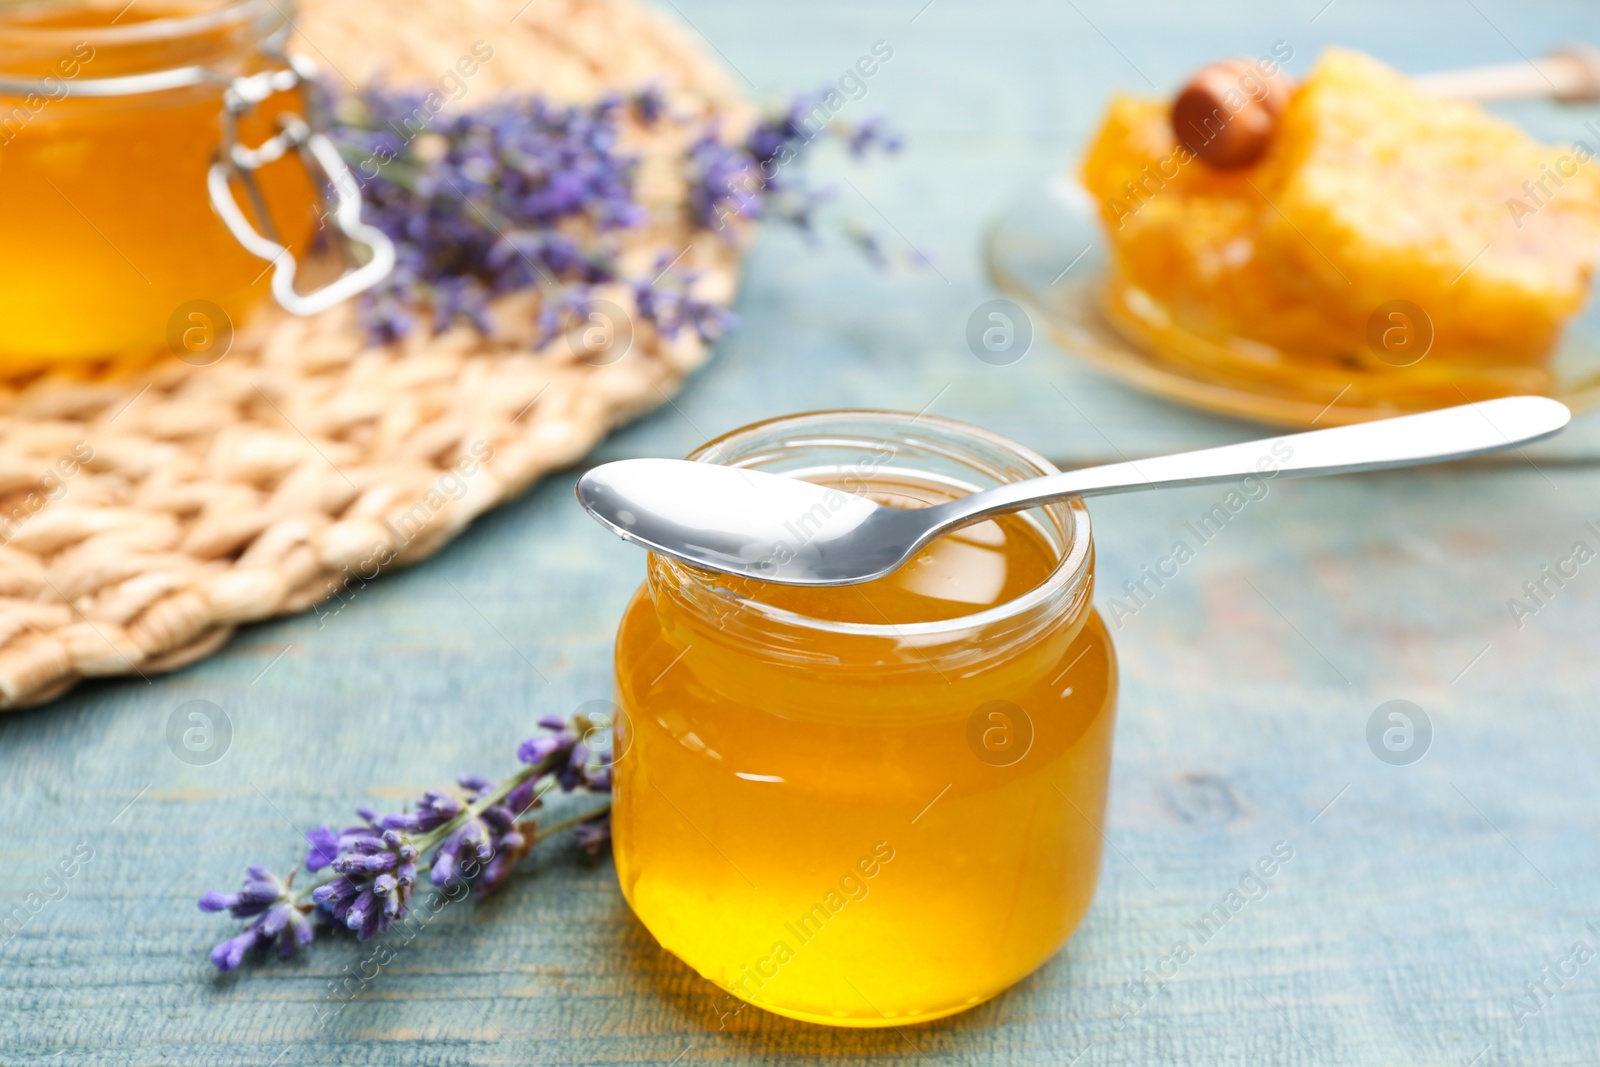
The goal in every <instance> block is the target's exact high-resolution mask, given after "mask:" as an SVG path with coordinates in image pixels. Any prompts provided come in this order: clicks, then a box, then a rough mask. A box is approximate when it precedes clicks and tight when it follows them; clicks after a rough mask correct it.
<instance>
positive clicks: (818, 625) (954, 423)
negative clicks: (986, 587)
mask: <svg viewBox="0 0 1600 1067" xmlns="http://www.w3.org/2000/svg"><path fill="white" fill-rule="evenodd" d="M848 419H882V420H884V422H885V423H887V424H894V423H900V424H903V425H904V426H906V427H912V426H919V425H921V426H929V427H935V428H938V429H942V430H944V431H945V432H946V433H949V434H951V435H954V436H955V437H957V438H962V437H965V438H968V439H972V440H975V441H977V442H978V443H980V444H982V445H986V446H988V447H989V448H992V449H995V450H997V451H999V452H1002V453H1005V454H1007V455H1008V456H1009V457H1011V458H1013V459H1016V460H1019V461H1021V462H1022V463H1023V464H1025V465H1026V466H1028V467H1031V468H1033V469H1034V470H1035V471H1036V472H1037V476H1039V477H1043V476H1045V475H1049V474H1059V473H1060V470H1059V468H1057V467H1056V465H1055V464H1053V463H1051V462H1050V461H1049V460H1048V459H1046V458H1045V457H1044V456H1042V455H1040V454H1039V453H1037V452H1035V451H1034V450H1033V449H1031V448H1028V447H1027V446H1025V445H1022V444H1019V443H1018V442H1016V441H1013V440H1012V439H1011V438H1009V437H1006V436H1004V435H1002V434H998V433H995V432H994V431H993V430H988V429H985V428H984V427H981V426H975V425H973V424H971V423H967V422H961V421H959V420H957V419H948V418H944V417H942V416H938V415H928V414H921V415H912V414H910V413H909V412H903V411H890V410H884V409H876V408H853V409H852V408H844V409H828V410H819V411H806V412H798V413H796V414H792V415H780V416H778V417H776V418H771V419H764V420H762V421H760V422H754V423H750V424H749V425H746V426H741V427H739V428H738V429H735V430H731V431H729V432H728V433H725V434H722V435H721V436H719V437H716V438H713V439H712V440H710V441H707V442H706V443H705V444H703V445H701V446H700V447H699V448H696V449H695V450H694V451H692V452H690V453H689V455H688V456H686V457H685V458H686V459H689V460H692V461H694V462H697V463H715V462H718V457H719V456H725V455H726V454H727V452H728V451H729V449H730V444H732V443H734V442H739V441H742V440H750V439H754V438H756V437H758V436H759V435H762V434H767V433H771V432H772V431H773V430H775V429H783V428H787V427H789V426H793V427H794V428H796V429H799V428H803V427H807V426H817V427H822V426H825V424H826V423H827V422H828V421H836V422H837V421H844V420H848ZM733 465H735V466H737V465H739V464H737V463H735V464H733ZM1042 510H1046V511H1050V510H1056V511H1057V512H1058V514H1061V515H1062V516H1063V517H1065V518H1067V519H1068V520H1069V522H1070V529H1071V540H1070V541H1069V542H1068V543H1067V544H1066V545H1065V548H1064V550H1063V551H1062V553H1061V556H1060V558H1059V559H1057V561H1056V564H1055V566H1054V567H1053V568H1051V571H1050V573H1049V575H1047V576H1046V577H1045V579H1044V581H1042V582H1040V583H1039V584H1038V585H1036V586H1034V587H1033V588H1031V589H1029V590H1028V591H1027V592H1025V593H1023V594H1022V595H1020V596H1018V597H1015V598H1013V599H1011V600H1008V601H1006V602H1005V603H1003V604H996V605H994V606H992V607H989V608H985V609H983V610H982V611H977V612H973V613H971V614H969V615H957V616H954V617H953V618H949V619H940V620H936V621H933V622H918V623H855V622H840V621H836V620H833V619H821V618H817V617H816V616H812V615H804V614H801V613H799V612H794V611H789V610H787V609H785V608H778V607H774V606H772V605H770V604H766V603H763V602H761V601H759V600H754V599H751V598H749V597H744V596H740V595H739V594H738V593H737V592H735V591H734V590H731V589H727V588H726V587H723V586H714V587H707V586H703V585H702V588H711V589H715V590H716V591H717V592H718V593H720V594H721V595H724V596H727V597H730V598H732V599H734V600H736V601H737V603H738V604H739V607H740V610H742V611H751V612H753V613H755V614H757V615H758V616H760V617H761V618H762V619H763V620H764V621H768V622H772V623H775V624H779V625H784V626H790V627H794V628H797V629H801V630H807V631H815V632H825V633H835V634H846V635H850V636H855V637H865V638H878V639H884V640H896V639H905V638H937V637H945V638H956V637H959V636H960V635H961V634H962V633H963V632H966V631H971V630H976V629H982V628H984V627H988V626H993V625H995V624H999V623H1006V622H1010V621H1013V620H1017V619H1019V618H1022V617H1026V616H1027V615H1028V614H1029V613H1030V612H1034V611H1037V610H1040V609H1043V608H1044V607H1045V606H1046V605H1048V604H1049V603H1050V602H1052V601H1054V600H1056V599H1061V600H1062V601H1064V602H1065V601H1069V600H1071V599H1072V598H1073V594H1074V593H1075V592H1077V591H1078V589H1079V588H1080V587H1081V586H1083V585H1084V584H1085V582H1086V580H1087V577H1088V574H1089V564H1090V561H1091V559H1092V552H1093V547H1094V540H1093V529H1092V526H1091V523H1090V519H1089V509H1088V507H1087V506H1086V505H1085V504H1084V502H1083V501H1082V500H1081V499H1079V498H1076V497H1073V498H1070V499H1068V500H1063V501H1057V502H1055V503H1052V504H1047V505H1044V506H1043V508H1042ZM650 570H651V573H652V575H655V574H656V573H658V572H662V571H665V572H667V573H670V574H671V575H673V577H674V578H675V579H676V582H675V584H678V585H683V584H686V583H689V582H692V581H693V579H692V578H691V575H693V574H695V573H696V571H695V568H692V567H689V566H687V565H686V564H682V563H678V562H677V561H675V560H669V559H667V558H666V557H663V556H659V555H657V554H655V553H652V554H651V556H650ZM695 584H701V583H698V582H696V583H695Z"/></svg>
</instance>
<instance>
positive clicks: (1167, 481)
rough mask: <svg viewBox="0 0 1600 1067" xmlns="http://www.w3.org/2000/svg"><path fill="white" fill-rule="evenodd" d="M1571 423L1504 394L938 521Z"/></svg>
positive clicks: (1047, 491)
mask: <svg viewBox="0 0 1600 1067" xmlns="http://www.w3.org/2000/svg"><path fill="white" fill-rule="evenodd" d="M1571 418H1572V413H1571V412H1570V411H1568V410H1567V408H1566V406H1565V405H1564V404H1561V403H1560V402H1558V401H1555V400H1551V399H1550V398H1549V397H1543V396H1511V397H1502V398H1500V399H1497V400H1484V401H1481V402H1479V403H1476V404H1462V405H1461V406H1459V407H1453V408H1443V409H1441V410H1439V411H1428V412H1423V413H1422V414H1419V415H1402V416H1400V417H1398V418H1393V419H1379V420H1377V421H1376V422H1364V423H1358V424H1356V425H1353V426H1339V427H1334V428H1332V429H1327V430H1312V431H1310V432H1308V433H1296V434H1287V435H1285V436H1283V437H1269V438H1266V439H1264V440H1260V441H1246V442H1244V443H1243V444H1237V445H1224V446H1222V447H1221V448H1207V449H1202V450H1200V451H1197V452H1179V453H1177V454H1175V455H1170V456H1156V457H1154V458H1151V459H1139V460H1130V461H1128V462H1126V463H1108V464H1106V465H1104V466H1100V467H1084V468H1082V469H1081V470H1074V471H1065V472H1063V473H1061V474H1052V475H1048V476H1046V477H1043V478H1030V479H1028V480H1027V481H1024V482H1013V483H1011V484H1009V485H1002V486H998V487H996V488H994V489H988V490H985V491H984V492H981V493H974V494H972V495H971V496H965V497H961V498H959V499H957V500H952V501H950V502H949V503H946V504H941V505H939V510H941V511H943V512H944V513H945V514H944V515H943V516H941V517H940V522H941V523H943V522H946V521H961V522H965V521H971V520H973V519H979V518H983V517H985V516H989V515H996V514H1000V513H1002V512H1008V511H1016V510H1019V509H1020V508H1024V507H1031V506H1033V505H1035V504H1046V503H1049V502H1050V501H1052V500H1059V499H1061V498H1063V497H1073V496H1105V495H1108V494H1111V493H1128V492H1132V491H1134V490H1137V489H1163V488H1171V487H1177V486H1185V485H1208V484H1210V483H1213V482H1226V481H1234V480H1236V479H1239V478H1242V477H1244V476H1246V475H1249V474H1255V475H1258V476H1261V477H1284V476H1288V477H1291V478H1311V477H1315V476H1316V475H1319V474H1344V473H1346V472H1353V471H1371V470H1383V469H1385V468H1388V467H1409V466H1412V465H1414V464H1418V463H1434V462H1438V461H1441V460H1450V459H1462V458H1464V457H1466V456H1477V455H1482V454H1484V453H1486V452H1498V451H1500V450H1501V449H1506V448H1515V447H1516V446H1517V445H1521V444H1526V443H1527V442H1529V441H1537V440H1539V439H1540V438H1543V437H1549V436H1550V435H1551V434H1553V433H1555V432H1556V431H1558V430H1560V429H1561V428H1562V427H1563V426H1565V425H1566V424H1567V422H1568V420H1570V419H1571Z"/></svg>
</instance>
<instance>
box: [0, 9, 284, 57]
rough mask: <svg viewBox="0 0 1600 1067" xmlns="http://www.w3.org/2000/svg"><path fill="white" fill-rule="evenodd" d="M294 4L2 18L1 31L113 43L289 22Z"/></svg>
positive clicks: (31, 38)
mask: <svg viewBox="0 0 1600 1067" xmlns="http://www.w3.org/2000/svg"><path fill="white" fill-rule="evenodd" d="M46 2H48V0H41V2H40V3H39V4H38V5H34V4H22V5H18V7H17V10H26V9H27V8H30V7H34V6H40V7H43V6H44V4H45V3H46ZM129 6H130V7H131V6H132V5H131V4H130V5H129ZM284 7H288V8H289V13H287V14H286V13H285V12H284ZM293 7H294V5H293V0H283V5H282V6H280V5H279V3H277V2H275V0H219V2H218V3H216V4H215V6H213V7H210V8H208V9H203V10H199V11H195V12H185V13H184V14H181V15H162V16H160V17H158V18H153V19H143V20H140V21H137V22H129V23H127V24H126V25H107V26H30V25H28V24H27V23H26V22H23V23H14V22H8V21H5V20H3V19H0V35H3V36H6V37H11V38H16V39H20V40H24V41H27V42H29V43H32V42H39V43H51V42H61V43H66V44H72V43H75V42H78V41H88V42H89V43H90V44H94V45H104V46H107V47H111V46H116V45H123V44H139V43H143V42H147V41H152V40H160V39H166V38H181V37H187V36H189V35H191V34H199V33H205V32H208V31H210V30H214V29H216V28H217V27H218V26H220V25H224V24H227V23H229V22H241V23H242V22H247V21H249V20H250V19H251V18H252V17H254V16H255V15H257V14H268V13H272V12H276V13H277V14H278V15H279V17H281V18H283V20H284V21H286V22H287V21H288V20H289V19H290V18H291V17H292V12H293Z"/></svg>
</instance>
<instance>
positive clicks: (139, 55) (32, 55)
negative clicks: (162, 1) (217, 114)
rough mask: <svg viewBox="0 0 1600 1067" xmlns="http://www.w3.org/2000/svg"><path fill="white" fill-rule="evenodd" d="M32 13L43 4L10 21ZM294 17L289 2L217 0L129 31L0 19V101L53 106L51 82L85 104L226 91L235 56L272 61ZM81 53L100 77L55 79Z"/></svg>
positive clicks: (14, 12) (133, 24) (19, 9)
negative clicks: (41, 101)
mask: <svg viewBox="0 0 1600 1067" xmlns="http://www.w3.org/2000/svg"><path fill="white" fill-rule="evenodd" d="M130 6H131V5H130ZM35 7H39V8H44V7H45V2H41V3H38V4H31V3H30V4H22V5H19V6H18V7H16V8H13V9H12V18H16V17H17V15H18V14H19V13H20V14H24V15H25V14H26V13H27V12H28V11H29V10H31V9H33V8H35ZM293 17H294V0H214V3H212V4H209V5H203V6H202V5H196V6H195V9H194V10H187V11H184V12H182V13H180V14H170V15H167V14H163V15H158V16H157V17H155V18H149V19H144V20H142V21H136V22H129V23H127V24H126V25H121V24H118V25H101V26H94V25H90V26H51V25H48V24H45V25H35V24H31V23H29V22H28V21H27V20H26V18H23V19H21V20H19V21H11V20H9V19H7V18H0V96H5V97H11V96H20V95H25V94H28V93H38V94H40V95H43V96H46V97H48V98H51V99H55V98H56V97H55V96H54V92H55V89H54V87H53V86H52V84H51V83H52V81H56V82H63V81H64V82H66V83H68V84H70V91H69V92H67V94H66V95H70V96H75V97H88V98H103V97H123V96H143V95H146V94H149V93H159V92H165V91H167V90H173V89H189V88H192V87H194V86H199V85H208V84H209V85H216V86H218V87H219V88H221V87H225V86H226V85H227V84H228V83H229V82H230V81H232V77H233V74H234V73H236V72H235V71H234V70H233V67H234V65H235V63H234V61H233V57H234V56H235V55H237V54H241V52H242V50H246V49H248V50H250V51H252V52H253V51H254V50H256V49H258V48H259V49H262V50H264V51H267V52H269V53H272V54H276V52H278V51H279V50H281V48H282V44H283V41H284V40H285V39H287V35H288V33H289V31H290V30H292V28H293V25H294V23H293ZM85 47H87V48H88V50H89V58H94V59H96V62H95V66H96V68H97V69H98V70H99V71H100V72H99V73H97V74H95V76H93V77H80V76H79V75H78V74H77V73H70V74H66V75H64V76H63V75H61V74H60V73H58V71H57V70H56V69H55V68H58V67H60V65H61V63H62V62H64V61H65V60H66V59H68V58H70V57H73V56H78V50H79V49H81V48H85ZM96 57H109V58H96ZM80 58H81V57H80ZM85 62H87V60H85ZM107 67H109V70H107V69H106V68H107Z"/></svg>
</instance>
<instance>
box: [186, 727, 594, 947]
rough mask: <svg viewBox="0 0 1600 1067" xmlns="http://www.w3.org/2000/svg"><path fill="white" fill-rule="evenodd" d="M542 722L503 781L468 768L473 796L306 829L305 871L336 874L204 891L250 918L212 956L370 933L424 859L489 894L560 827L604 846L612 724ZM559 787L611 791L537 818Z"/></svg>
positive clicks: (428, 800)
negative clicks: (343, 932)
mask: <svg viewBox="0 0 1600 1067" xmlns="http://www.w3.org/2000/svg"><path fill="white" fill-rule="evenodd" d="M539 729H540V733H538V734H537V735H535V736H534V737H531V738H529V739H528V740H526V741H524V742H523V743H522V744H521V746H519V748H518V751H517V755H518V758H519V759H520V760H521V762H522V763H523V764H524V766H523V767H522V769H520V770H519V771H517V772H516V773H515V774H512V775H510V776H509V777H507V778H505V779H503V780H502V781H500V782H498V783H491V782H490V781H489V780H488V779H485V778H481V777H479V776H476V775H463V776H462V777H460V778H459V779H457V784H458V786H459V787H460V788H461V790H462V791H463V793H464V796H461V797H456V796H451V795H450V794H448V793H444V792H440V791H438V790H428V791H427V792H425V793H424V794H423V795H422V797H421V798H419V799H418V801H417V803H416V805H415V810H413V811H408V812H400V813H398V814H393V815H383V816H380V815H378V814H377V813H376V812H374V811H372V809H370V808H362V809H360V810H359V811H358V813H357V814H359V815H360V816H361V819H362V824H361V825H359V826H354V827H350V828H347V829H345V830H341V831H334V830H332V829H330V828H328V827H327V826H319V827H318V828H317V829H315V830H312V831H310V832H309V833H307V834H306V843H307V844H308V845H310V851H309V852H308V853H307V855H306V860H305V866H306V869H307V870H308V871H311V872H313V873H315V872H318V871H323V870H326V871H327V872H328V873H327V874H326V875H324V876H323V877H322V878H321V879H320V880H319V881H317V882H315V883H313V884H312V885H309V886H305V887H303V888H301V889H294V888H293V883H294V874H293V873H291V874H290V875H289V877H288V878H284V879H280V878H278V877H277V876H276V875H275V874H273V873H272V872H271V871H269V870H268V869H267V868H265V867H260V866H252V867H250V869H249V873H248V876H247V877H246V879H245V882H244V886H243V888H241V889H240V891H239V892H237V893H221V892H216V891H213V892H210V893H207V894H205V896H203V897H201V898H200V910H202V911H210V912H218V911H227V912H229V913H230V914H231V915H233V916H234V917H235V918H238V919H251V920H252V921H251V923H250V924H249V925H248V926H246V927H245V929H244V931H243V932H242V933H240V934H238V935H236V936H234V937H231V938H229V939H228V940H226V941H224V942H222V943H221V944H219V945H218V946H217V947H216V948H214V949H213V950H212V952H211V962H212V963H213V964H215V965H216V967H217V969H218V970H219V971H231V970H233V969H234V968H236V967H238V966H239V965H240V964H241V963H242V962H243V961H244V958H245V956H246V954H248V953H250V952H251V951H252V950H265V949H266V948H269V947H271V946H273V945H274V944H275V945H277V947H278V952H279V955H280V956H283V957H288V956H291V955H293V954H294V953H295V951H296V950H297V949H298V948H299V947H301V946H303V945H308V944H310V943H311V941H312V940H313V939H314V936H315V932H316V930H318V929H320V928H324V927H336V926H338V927H344V928H346V929H348V930H351V931H353V932H354V933H355V935H356V937H357V938H359V939H360V940H363V941H365V940H367V939H368V938H371V937H373V936H375V935H377V934H380V933H382V932H384V931H385V930H388V929H389V928H390V927H392V926H393V925H394V924H395V923H396V922H398V921H400V920H401V919H403V918H405V916H406V914H407V912H408V911H409V910H410V906H411V897H412V893H413V891H414V889H415V887H416V883H417V874H418V871H419V869H421V868H422V867H424V866H426V867H427V868H428V870H429V878H430V880H431V882H432V883H433V885H434V886H436V887H438V888H440V889H446V888H451V887H456V886H459V885H462V884H470V885H471V886H472V887H473V889H474V891H475V893H476V894H477V896H478V897H480V898H482V897H484V896H486V895H488V894H489V893H492V892H494V891H495V890H496V889H498V888H499V887H500V886H501V885H503V884H504V883H505V881H506V879H507V877H508V876H509V875H510V874H511V872H512V868H513V866H514V865H515V863H516V861H517V860H518V859H520V858H522V857H523V856H525V855H527V854H528V853H529V852H530V851H532V849H533V846H534V844H535V843H536V842H537V841H539V840H542V839H544V838H546V837H550V836H552V835H554V834H557V833H560V832H561V831H563V830H568V829H572V830H575V831H576V834H577V837H578V840H579V841H580V842H581V843H582V844H583V846H584V848H585V849H587V850H588V851H589V852H590V853H591V854H593V853H597V852H598V851H599V849H600V848H601V847H602V846H603V845H604V843H605V841H606V840H607V839H608V838H609V835H610V798H609V793H610V790H611V743H610V737H611V734H610V730H609V728H608V727H606V726H604V725H596V724H595V723H594V722H593V721H592V720H590V719H588V718H587V717H585V716H582V715H580V716H577V717H575V718H574V719H572V720H571V721H570V722H568V721H565V720H561V719H557V718H544V719H541V720H540V721H539ZM557 788H559V789H561V790H562V791H563V792H569V793H570V792H574V791H578V790H583V791H586V792H589V793H601V794H607V799H606V801H605V803H603V804H601V805H599V806H598V807H595V808H592V809H590V810H588V811H586V812H584V813H583V814H581V815H577V816H574V817H572V818H569V819H564V820H562V821H560V822H556V823H550V824H546V825H545V826H539V825H538V824H537V823H536V822H535V821H534V820H533V819H532V818H531V813H532V812H533V811H535V810H536V809H538V808H539V807H540V806H541V803H542V798H543V797H544V795H545V794H546V793H548V792H549V791H551V790H552V789H557ZM430 854H431V858H430Z"/></svg>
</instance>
